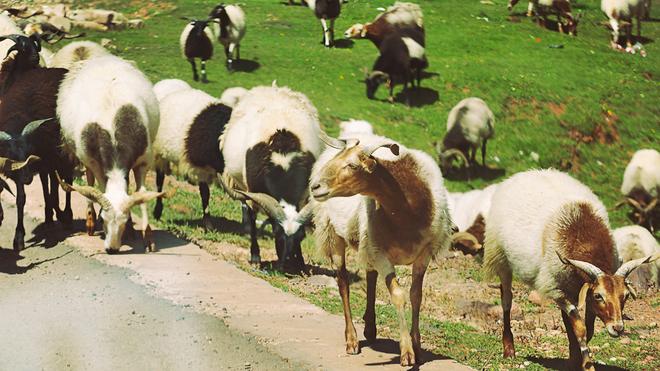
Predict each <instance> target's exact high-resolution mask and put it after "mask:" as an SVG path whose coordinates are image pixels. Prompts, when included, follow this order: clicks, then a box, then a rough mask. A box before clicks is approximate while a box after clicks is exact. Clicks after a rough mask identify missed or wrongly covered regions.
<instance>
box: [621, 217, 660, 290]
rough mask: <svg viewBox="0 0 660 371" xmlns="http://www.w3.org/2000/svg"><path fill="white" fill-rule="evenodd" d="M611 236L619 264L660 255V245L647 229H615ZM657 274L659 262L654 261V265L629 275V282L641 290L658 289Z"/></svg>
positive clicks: (646, 266) (658, 279)
mask: <svg viewBox="0 0 660 371" xmlns="http://www.w3.org/2000/svg"><path fill="white" fill-rule="evenodd" d="M612 236H613V237H614V241H615V242H616V249H617V250H618V252H619V261H620V263H621V264H624V263H627V262H629V261H631V260H636V259H640V258H643V257H645V256H649V255H653V254H660V245H659V244H658V242H657V241H656V240H655V237H653V235H652V234H651V232H649V231H648V230H647V229H645V228H643V227H640V226H638V225H628V226H625V227H621V228H617V229H615V230H614V231H612ZM659 272H660V261H656V262H655V264H647V265H645V266H643V267H641V268H639V269H638V270H636V271H635V272H634V273H633V274H631V276H630V282H631V283H632V284H633V286H635V287H637V288H639V289H641V290H645V289H648V288H649V287H650V286H655V287H656V288H660V276H659V275H658V273H659Z"/></svg>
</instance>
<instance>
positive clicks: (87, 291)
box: [0, 203, 304, 370]
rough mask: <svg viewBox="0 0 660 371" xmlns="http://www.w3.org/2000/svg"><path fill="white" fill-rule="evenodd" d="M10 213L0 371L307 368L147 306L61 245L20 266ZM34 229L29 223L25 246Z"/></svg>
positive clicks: (1, 272)
mask: <svg viewBox="0 0 660 371" xmlns="http://www.w3.org/2000/svg"><path fill="white" fill-rule="evenodd" d="M4 206H5V221H4V223H3V226H2V227H0V247H2V249H1V250H0V370H39V369H46V370H67V369H73V370H127V369H131V370H211V369H212V370H219V369H240V370H266V369H267V370H281V369H296V370H298V369H303V368H304V367H301V366H300V365H296V364H295V363H292V362H289V361H287V360H285V359H282V358H281V357H280V356H277V355H274V354H272V353H270V352H269V351H268V350H267V349H266V348H265V347H264V346H262V345H260V344H258V343H257V341H256V340H255V339H253V338H250V337H248V336H243V335H240V334H237V333H235V332H234V331H232V330H230V329H228V328H227V327H226V326H225V324H224V323H223V322H222V320H220V319H218V318H216V317H213V316H209V315H205V314H199V313H196V312H193V311H192V310H189V309H188V308H185V307H183V306H176V305H172V304H170V302H168V301H165V300H163V299H159V298H156V297H153V296H150V295H149V294H147V293H146V291H145V288H144V287H143V286H140V285H138V284H136V283H134V282H133V281H131V280H130V279H128V276H129V275H130V272H129V271H127V270H125V269H123V268H118V267H114V266H108V265H105V264H103V263H101V262H98V261H97V260H96V259H89V258H87V257H83V256H82V255H80V253H79V252H78V251H77V250H76V249H73V248H70V247H68V246H66V245H64V244H61V243H60V244H57V245H55V246H54V247H51V248H48V249H46V248H44V247H42V246H34V247H31V248H29V249H27V250H25V251H23V252H22V253H21V256H22V258H21V257H18V258H17V257H16V256H15V255H14V254H13V252H12V251H11V250H10V248H11V245H12V244H11V241H12V238H13V228H14V226H15V225H16V224H15V223H16V221H15V218H16V211H15V209H14V208H13V207H11V206H9V205H7V204H6V203H5V205H4ZM35 227H36V223H35V222H34V221H31V220H28V219H26V229H27V230H28V238H30V236H31V234H30V231H32V230H33V229H34V228H35ZM38 230H39V229H38ZM57 231H58V229H57V228H55V230H54V231H48V230H43V229H42V230H41V232H42V233H40V234H42V235H45V236H50V237H53V236H54V234H57ZM28 245H29V244H28Z"/></svg>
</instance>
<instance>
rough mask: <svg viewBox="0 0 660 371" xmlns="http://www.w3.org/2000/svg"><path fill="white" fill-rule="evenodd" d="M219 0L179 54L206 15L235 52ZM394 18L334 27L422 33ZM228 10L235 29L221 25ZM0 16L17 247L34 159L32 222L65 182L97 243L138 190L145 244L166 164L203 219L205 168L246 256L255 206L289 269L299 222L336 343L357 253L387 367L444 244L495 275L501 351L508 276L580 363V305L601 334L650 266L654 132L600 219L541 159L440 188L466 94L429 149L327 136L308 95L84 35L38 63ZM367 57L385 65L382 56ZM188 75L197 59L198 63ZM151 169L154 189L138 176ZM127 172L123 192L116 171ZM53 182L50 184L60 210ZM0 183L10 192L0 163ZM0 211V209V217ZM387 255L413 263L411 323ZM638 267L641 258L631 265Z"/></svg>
mask: <svg viewBox="0 0 660 371" xmlns="http://www.w3.org/2000/svg"><path fill="white" fill-rule="evenodd" d="M628 1H629V2H634V1H632V0H628ZM515 2H516V1H512V5H513V4H515ZM605 2H607V0H604V1H603V3H605ZM623 2H625V1H623ZM326 3H327V4H326ZM331 3H334V4H336V9H337V10H338V9H339V3H338V1H323V0H316V1H315V2H314V1H308V5H309V6H310V7H312V8H315V9H316V11H317V15H319V14H320V15H319V17H320V18H321V19H322V23H323V28H324V43H325V45H326V46H329V45H331V40H332V19H333V18H329V20H330V23H329V26H328V23H326V21H325V18H324V17H323V12H325V11H328V10H329V9H333V8H332V7H330V6H328V4H331ZM534 3H535V4H537V5H538V3H541V4H544V1H543V0H540V1H538V2H536V1H535V2H534ZM553 3H561V1H554V2H553ZM232 7H235V8H238V7H237V6H232V5H227V6H225V5H219V6H217V7H215V8H214V9H213V11H212V12H211V16H210V18H209V20H208V21H204V22H202V23H201V24H202V25H201V26H200V25H199V24H198V23H199V21H195V20H193V21H192V22H191V23H190V24H189V25H188V26H186V30H185V31H184V35H182V47H183V49H184V53H186V55H187V53H188V51H189V49H190V50H193V49H195V48H197V47H198V46H199V45H201V44H198V45H197V46H195V47H193V46H190V47H189V45H188V40H189V39H190V38H189V36H190V35H202V34H206V31H205V30H207V29H208V28H207V25H208V23H213V24H215V25H218V27H219V30H218V32H215V33H214V32H210V33H209V34H208V35H213V38H214V39H210V40H207V41H208V42H213V41H215V38H216V37H217V38H218V39H219V41H220V42H221V43H222V44H223V45H224V46H225V50H226V51H227V55H228V66H229V67H231V64H232V63H233V62H232V58H233V56H234V53H236V58H240V57H239V54H238V53H239V46H238V45H239V41H240V37H242V35H243V34H244V32H245V27H244V25H245V23H244V22H243V23H240V22H236V19H235V18H234V20H233V21H232V22H229V26H228V23H227V21H226V20H227V18H232V17H233V16H234V15H236V14H242V12H241V11H240V10H230V9H232ZM238 9H240V8H238ZM321 10H322V11H321ZM335 17H336V16H335ZM396 20H400V21H402V22H404V21H405V22H408V21H410V20H412V22H413V24H414V25H413V26H414V27H417V28H418V31H419V30H423V23H422V22H421V20H422V18H421V9H420V8H419V6H418V5H415V4H410V3H396V4H395V5H394V6H392V7H390V8H388V9H387V10H386V11H385V12H384V13H383V14H382V15H380V16H379V17H377V18H376V20H375V21H374V22H373V23H367V24H365V25H355V26H353V27H351V29H349V31H347V35H349V36H356V37H363V38H369V39H370V40H372V41H373V42H374V43H375V44H376V45H381V47H382V46H383V45H386V44H387V45H390V44H389V43H388V41H387V40H389V39H391V38H392V37H394V38H398V40H399V41H400V42H399V43H393V44H391V45H399V47H403V48H404V50H406V51H407V53H411V54H414V53H417V52H419V50H417V48H418V47H421V45H423V41H422V43H421V44H420V43H417V42H415V40H414V39H412V38H411V37H409V36H403V35H406V34H404V32H407V31H406V30H407V29H408V28H406V27H403V28H399V25H397V23H396ZM243 21H244V20H243ZM239 23H240V24H242V30H241V29H238V28H241V27H238V28H237V29H232V27H233V26H236V25H238V24H239ZM383 24H387V25H388V26H387V27H382V25H383ZM232 25H233V26H232ZM379 25H380V26H379ZM0 27H1V28H2V31H3V32H4V33H5V34H6V36H2V37H0V49H1V50H0V52H1V53H2V54H3V56H4V55H6V56H7V57H6V58H5V59H4V60H3V62H2V66H1V67H0V68H1V69H0V156H1V157H0V174H2V175H4V176H6V177H7V178H8V179H11V180H12V181H13V182H14V183H15V190H16V192H15V197H16V208H17V211H18V218H17V226H16V232H15V236H14V241H13V247H14V250H15V251H16V252H20V251H21V250H22V249H23V248H24V238H25V230H24V226H23V209H24V206H25V202H26V193H25V186H26V185H27V184H29V183H31V181H32V178H33V175H34V174H35V173H38V174H39V176H40V178H41V183H42V187H43V196H44V200H45V221H46V222H47V223H52V222H53V220H54V217H57V220H58V221H60V222H61V223H62V224H64V225H71V223H72V210H71V192H74V191H75V192H78V193H80V194H81V195H83V196H85V197H86V198H87V199H88V212H87V218H86V229H87V232H88V233H89V234H90V235H94V233H95V230H96V225H97V224H98V222H99V220H97V215H96V210H95V207H94V205H95V204H98V205H99V206H100V218H101V219H102V220H101V222H102V225H103V235H104V245H105V249H106V251H107V252H108V253H116V252H118V251H119V249H120V247H121V246H122V236H123V235H124V232H125V230H126V229H127V228H129V229H130V228H132V225H133V223H132V221H131V212H130V211H131V209H132V208H133V207H134V206H138V205H139V206H140V208H141V211H142V213H141V218H142V220H141V228H140V230H141V232H142V237H143V240H144V246H145V250H147V251H154V250H155V246H154V242H153V239H152V233H151V229H150V226H149V219H148V215H149V214H148V213H147V209H146V207H147V206H146V203H147V202H148V201H150V200H154V199H156V206H155V209H154V216H155V218H156V219H158V218H160V217H161V215H162V212H163V207H164V206H163V198H167V197H168V196H170V195H171V194H170V193H168V192H165V191H163V186H164V181H165V176H166V175H167V174H172V173H174V174H176V175H178V176H179V177H181V178H184V179H186V180H187V181H189V182H191V183H193V184H196V185H198V187H199V192H200V196H201V200H202V209H203V221H204V224H205V225H207V224H209V223H207V222H209V221H210V220H209V217H210V216H209V211H208V205H209V201H210V191H209V185H210V184H218V185H220V186H221V187H222V188H223V189H224V190H225V192H226V193H227V194H228V195H229V196H231V197H232V198H234V199H236V200H239V201H240V202H242V205H243V222H244V223H245V224H247V226H248V227H249V230H250V238H251V246H250V253H251V257H250V262H251V263H254V264H259V263H260V262H261V257H260V251H259V245H258V243H257V232H258V228H257V224H256V214H257V212H263V213H265V214H266V215H267V216H268V220H269V221H270V223H271V225H272V228H273V235H274V239H275V246H276V252H277V256H278V264H279V267H280V268H282V269H291V270H295V271H298V272H301V271H305V269H306V268H305V262H304V258H303V254H302V251H301V241H302V240H303V238H304V237H305V231H306V228H307V227H309V226H310V225H311V226H313V229H314V235H315V241H316V244H317V246H318V248H319V249H320V251H322V252H323V253H324V255H325V256H327V257H328V259H329V260H330V261H331V262H332V265H333V266H334V267H335V269H336V274H337V283H338V287H339V292H340V296H341V299H342V302H343V309H344V317H345V321H346V329H345V337H346V352H347V353H349V354H356V353H358V352H359V351H360V349H359V343H358V337H357V334H356V330H355V327H354V326H353V321H352V317H351V310H350V305H349V275H348V272H347V269H346V252H347V250H348V249H349V248H350V249H354V250H357V251H358V254H359V257H360V260H361V261H362V262H363V263H364V265H365V266H366V282H367V306H366V311H365V314H364V321H365V329H364V336H365V337H366V338H367V340H369V341H372V340H374V339H375V338H376V315H375V292H376V291H375V290H376V282H377V279H378V276H381V277H382V278H383V279H384V282H385V284H386V286H387V288H388V290H389V292H390V295H391V299H392V303H393V304H394V305H395V307H396V309H397V313H398V320H399V321H398V322H399V324H400V331H401V337H400V350H401V364H402V365H404V366H407V365H413V364H415V363H420V362H421V355H422V352H421V340H420V333H419V310H420V305H421V302H422V286H423V284H422V283H423V279H424V275H425V272H426V269H427V267H428V265H429V263H430V261H431V260H432V258H433V257H434V256H436V255H438V254H439V253H441V252H443V251H446V250H447V249H449V248H450V247H453V248H455V249H458V250H461V251H463V252H465V253H470V254H474V255H483V262H484V269H485V271H486V272H487V273H488V274H489V275H490V276H492V277H497V278H498V279H499V280H500V282H501V286H500V289H501V304H502V308H503V327H504V329H503V336H502V342H503V347H504V356H506V357H513V356H515V347H514V342H513V334H512V332H511V326H510V319H511V316H510V312H511V302H512V292H511V285H512V277H513V276H516V277H517V278H518V279H520V280H521V281H522V282H524V283H526V284H527V285H528V286H529V287H530V288H533V289H535V290H537V291H538V292H540V293H542V294H543V295H544V296H546V297H547V298H549V299H552V300H553V301H554V302H555V303H556V304H557V305H558V306H559V308H560V309H561V315H562V318H563V321H564V324H565V326H566V330H567V334H568V339H569V349H570V362H571V364H572V365H573V366H575V367H577V368H579V369H593V368H594V362H593V358H592V354H591V352H590V350H589V347H588V342H589V341H590V340H591V338H592V336H593V333H594V321H595V319H596V317H598V318H600V319H601V320H602V322H603V323H604V324H605V327H606V329H607V332H608V333H609V334H610V335H611V336H613V337H617V336H619V335H621V334H622V333H623V332H624V323H623V320H624V315H623V307H624V304H625V303H626V300H628V299H629V298H630V297H634V296H635V287H634V286H635V285H637V287H639V282H635V284H633V282H632V280H631V279H630V278H633V277H634V276H635V275H634V274H632V272H633V271H635V270H636V269H637V268H638V267H641V266H643V268H640V269H638V270H637V271H636V272H635V274H637V275H638V276H641V277H647V278H648V277H650V279H649V280H650V281H653V282H652V283H653V284H656V285H657V283H658V263H656V262H655V261H656V260H658V258H659V257H660V255H659V254H658V251H659V248H658V244H657V242H656V240H655V238H654V236H653V235H652V233H651V232H652V231H654V230H655V228H657V222H658V220H659V219H658V211H659V210H658V209H659V207H658V205H657V201H658V192H659V191H660V153H658V151H656V150H654V149H642V150H639V151H637V152H636V153H635V155H634V156H633V158H632V159H631V161H630V163H629V165H628V166H627V168H626V170H625V173H624V175H623V184H622V186H621V191H622V193H623V195H624V197H625V200H624V201H623V203H626V204H629V205H630V206H631V217H632V218H634V220H635V222H636V223H637V224H640V225H642V226H643V227H642V226H639V225H632V226H628V227H623V228H619V229H617V230H614V231H612V230H611V229H610V226H609V221H608V214H607V209H606V207H605V205H603V203H602V202H601V201H600V200H599V199H598V197H597V196H596V195H595V194H594V193H593V192H592V191H591V190H590V189H589V188H588V187H587V186H585V185H584V184H582V183H580V182H579V181H577V180H576V179H574V178H572V177H571V176H569V175H568V174H566V173H563V172H560V171H557V170H532V171H525V172H521V173H518V174H515V175H513V176H511V177H510V178H508V179H507V180H505V181H503V182H501V183H498V184H494V185H491V186H489V187H487V188H485V189H483V190H475V191H471V192H467V193H450V192H448V191H447V189H446V188H445V187H444V185H443V175H442V172H443V171H445V170H448V169H449V168H451V167H452V166H453V165H454V164H453V162H452V161H451V157H452V156H458V157H462V158H463V159H464V161H465V162H466V163H467V164H468V166H471V165H476V164H477V161H476V159H475V157H476V152H477V150H478V149H479V148H481V152H482V153H481V154H482V158H481V160H482V164H483V166H485V163H484V162H485V159H486V142H487V140H488V139H489V138H491V137H492V135H493V132H494V117H493V113H492V112H491V111H490V109H489V108H488V106H487V105H486V103H485V102H484V101H483V100H481V99H478V98H467V99H465V100H463V101H461V102H460V103H459V104H458V105H457V106H456V107H455V108H454V109H453V110H452V111H451V112H450V114H449V118H448V122H447V134H446V136H445V138H444V141H443V142H442V152H441V155H440V166H438V163H437V162H436V160H435V159H434V158H432V157H431V156H429V155H428V154H426V153H425V152H422V151H419V150H415V149H412V148H406V147H404V146H403V145H402V144H400V143H398V142H396V141H395V140H393V139H390V138H385V137H382V136H378V135H376V134H374V133H373V129H372V127H371V125H370V124H369V123H367V122H365V121H356V120H351V121H347V122H344V123H342V124H341V133H340V135H339V137H338V138H333V137H330V136H328V135H327V134H326V133H325V132H324V131H323V130H322V129H321V125H320V122H319V115H318V112H317V110H316V108H315V107H314V105H313V104H312V102H311V101H310V100H309V99H308V98H307V97H306V96H305V95H304V94H302V93H300V92H296V91H292V90H291V89H289V88H286V87H278V86H277V85H276V84H275V83H273V85H272V86H259V87H255V88H252V89H249V90H248V89H244V88H241V87H235V88H230V89H227V90H226V91H225V92H223V94H222V96H221V97H220V98H216V97H213V96H211V95H209V94H207V93H205V92H203V91H201V90H197V89H194V88H192V87H191V86H190V85H188V84H187V83H186V82H184V81H182V80H176V79H168V80H163V81H160V82H158V83H157V84H155V85H152V84H151V82H150V81H149V80H148V79H147V77H146V76H145V75H144V74H143V73H142V72H141V71H140V70H139V69H138V68H137V67H136V65H135V64H134V63H131V62H129V61H126V60H123V59H121V58H119V57H117V56H114V55H112V54H111V53H110V52H108V51H107V50H106V49H104V48H103V47H102V46H101V45H99V44H96V43H93V42H90V41H77V42H73V43H70V44H69V45H67V46H65V47H63V48H62V49H60V50H59V51H58V52H57V53H55V55H53V56H52V57H51V58H49V61H48V63H47V64H46V65H47V66H43V64H44V63H43V58H42V56H43V54H42V51H43V49H42V47H41V44H40V42H39V37H37V36H35V35H30V36H27V35H25V34H24V33H23V32H22V31H21V29H20V28H18V27H15V26H14V27H13V28H12V20H11V19H10V18H9V17H8V16H7V15H6V14H2V15H0ZM414 27H413V28H414ZM236 35H238V36H239V39H238V40H236V39H234V38H233V37H234V36H236ZM392 35H394V36H392ZM184 36H185V37H184ZM202 44H203V43H202ZM3 48H4V49H3ZM197 49H199V48H197ZM422 52H423V48H422ZM389 55H390V54H387V53H383V54H382V55H381V57H385V58H387V56H389ZM194 57H198V56H194ZM190 58H191V63H192V64H193V70H194V71H195V77H197V72H196V68H195V65H194V58H193V57H190ZM202 60H204V59H203V58H202ZM381 72H383V74H384V75H385V76H388V78H389V76H390V73H388V72H387V71H381ZM205 76H206V75H205V69H204V64H202V79H205V78H206V77H205ZM375 79H376V80H378V81H380V77H378V76H376V77H375ZM78 167H81V168H84V169H85V176H86V178H87V185H85V186H83V185H76V184H74V183H73V178H74V174H75V170H76V169H77V168H78ZM441 168H442V171H441ZM150 169H154V170H155V172H156V183H157V188H158V189H157V191H155V192H152V191H147V189H146V187H145V177H146V174H147V172H148V171H149V170H150ZM131 171H132V173H133V175H134V180H135V184H136V188H135V189H136V191H135V192H133V193H129V186H128V184H129V174H130V172H131ZM95 182H98V186H95ZM60 187H61V188H62V189H63V190H64V191H65V194H66V201H65V207H64V209H63V210H61V209H60V200H59V196H58V195H59V188H60ZM2 190H7V191H9V192H12V190H11V188H10V187H9V185H8V184H7V183H6V182H5V181H4V180H3V178H0V191H2ZM12 193H13V192H12ZM2 216H3V214H2V209H1V208H0V223H1V222H2ZM644 227H645V228H644ZM650 231H651V232H650ZM396 265H412V285H411V288H410V302H411V305H412V328H411V329H409V328H408V324H407V319H406V313H405V310H404V307H405V302H406V295H405V293H404V291H403V288H402V287H401V286H400V285H399V283H398V281H397V276H396V273H395V269H394V267H395V266H396ZM643 270H645V271H646V272H647V273H648V274H646V275H642V274H639V272H640V271H643ZM643 285H645V283H644V284H643ZM643 285H642V286H643Z"/></svg>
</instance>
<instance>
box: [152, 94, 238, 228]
mask: <svg viewBox="0 0 660 371" xmlns="http://www.w3.org/2000/svg"><path fill="white" fill-rule="evenodd" d="M230 116H231V108H230V107H228V106H226V105H224V104H222V103H220V100H218V99H217V98H214V97H212V96H210V95H208V94H207V93H205V92H203V91H201V90H197V89H182V90H179V91H175V92H173V93H170V94H168V95H166V96H165V97H164V98H163V99H162V100H160V127H159V128H158V135H157V136H156V140H155V141H154V152H155V157H156V162H155V167H156V184H157V186H158V191H159V192H160V191H162V189H163V182H164V180H165V174H166V173H169V172H171V171H172V169H171V168H172V167H176V169H177V173H178V175H181V176H184V177H185V178H186V179H187V180H188V181H190V182H191V183H194V184H198V185H199V194H200V196H201V197H202V212H203V215H204V219H203V222H204V225H205V226H206V227H207V228H208V226H209V225H210V220H209V214H208V205H209V198H210V191H209V183H214V182H215V181H216V179H217V175H218V174H222V172H223V171H224V168H225V161H224V159H223V157H222V153H221V152H220V148H219V147H218V140H219V138H220V134H222V131H223V129H224V128H225V124H226V123H227V122H228V121H229V117H230ZM162 212H163V201H162V200H161V199H158V200H156V208H155V209H154V216H155V217H156V219H160V217H161V214H162Z"/></svg>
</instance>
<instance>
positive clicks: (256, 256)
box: [247, 207, 261, 266]
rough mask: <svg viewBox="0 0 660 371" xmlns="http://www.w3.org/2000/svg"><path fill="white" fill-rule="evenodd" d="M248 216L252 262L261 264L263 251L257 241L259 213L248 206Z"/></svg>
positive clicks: (257, 264)
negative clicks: (261, 251)
mask: <svg viewBox="0 0 660 371" xmlns="http://www.w3.org/2000/svg"><path fill="white" fill-rule="evenodd" d="M247 217H248V221H249V226H250V264H253V265H256V266H259V265H260V264H261V253H260V251H259V243H258V242H257V220H256V219H257V214H256V212H255V211H254V210H252V208H250V207H248V208H247Z"/></svg>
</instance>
